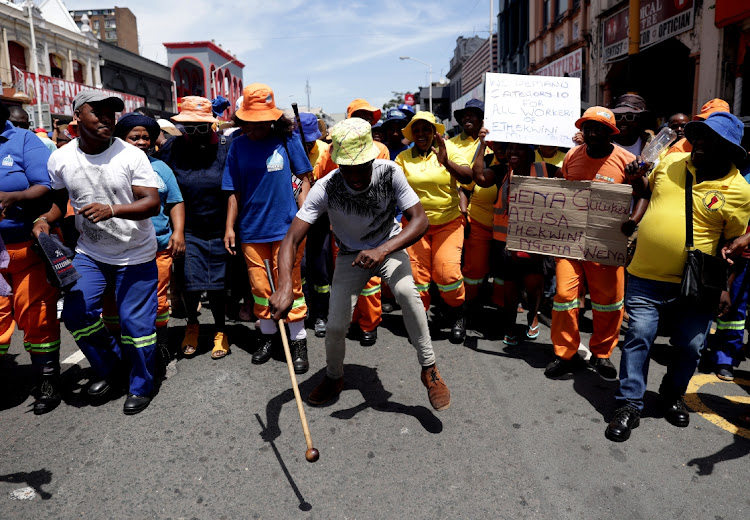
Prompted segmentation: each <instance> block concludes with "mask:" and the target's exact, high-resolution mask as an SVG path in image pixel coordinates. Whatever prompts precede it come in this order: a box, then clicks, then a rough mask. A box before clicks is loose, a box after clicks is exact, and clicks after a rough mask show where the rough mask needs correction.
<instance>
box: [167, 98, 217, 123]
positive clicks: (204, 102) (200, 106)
mask: <svg viewBox="0 0 750 520" xmlns="http://www.w3.org/2000/svg"><path fill="white" fill-rule="evenodd" d="M172 121H177V122H178V123H218V122H219V120H218V119H216V118H215V117H214V113H213V111H212V110H211V101H209V100H208V99H206V98H204V97H200V96H185V97H184V98H182V103H180V113H179V114H177V115H176V116H173V117H172Z"/></svg>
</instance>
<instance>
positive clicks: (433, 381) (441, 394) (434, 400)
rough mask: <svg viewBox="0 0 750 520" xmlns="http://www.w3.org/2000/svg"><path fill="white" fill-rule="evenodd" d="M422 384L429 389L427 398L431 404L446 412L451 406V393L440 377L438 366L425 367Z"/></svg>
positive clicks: (436, 408)
mask: <svg viewBox="0 0 750 520" xmlns="http://www.w3.org/2000/svg"><path fill="white" fill-rule="evenodd" d="M421 379H422V384H423V385H424V386H425V388H427V397H428V398H429V399H430V404H431V405H432V407H433V408H434V409H435V410H437V411H440V410H445V409H446V408H448V407H449V406H450V405H451V391H450V390H448V386H447V385H446V384H445V381H443V378H442V377H440V372H438V369H437V366H436V365H432V366H431V367H425V368H423V369H422V375H421Z"/></svg>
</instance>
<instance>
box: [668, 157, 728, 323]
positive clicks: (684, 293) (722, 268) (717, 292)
mask: <svg viewBox="0 0 750 520" xmlns="http://www.w3.org/2000/svg"><path fill="white" fill-rule="evenodd" d="M685 250H686V251H687V260H686V261H685V269H684V270H683V273H682V284H681V285H680V299H681V300H682V301H683V303H685V304H687V305H690V306H691V307H696V308H700V309H703V310H706V311H710V312H714V311H715V310H716V309H717V308H718V306H719V299H720V298H721V293H722V292H723V291H726V290H727V264H726V262H724V260H723V259H721V258H719V257H718V256H714V255H708V254H706V253H704V252H703V251H701V250H699V249H695V247H693V175H692V174H691V173H690V172H689V171H688V170H687V168H685Z"/></svg>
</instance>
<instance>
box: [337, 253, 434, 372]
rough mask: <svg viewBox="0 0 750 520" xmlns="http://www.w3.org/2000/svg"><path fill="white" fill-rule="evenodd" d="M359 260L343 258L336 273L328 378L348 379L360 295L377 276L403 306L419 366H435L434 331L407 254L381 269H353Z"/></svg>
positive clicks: (397, 255)
mask: <svg viewBox="0 0 750 520" xmlns="http://www.w3.org/2000/svg"><path fill="white" fill-rule="evenodd" d="M355 258H356V255H344V254H339V256H338V258H337V259H336V268H335V269H334V271H333V281H332V282H331V300H330V307H329V310H328V325H327V327H326V362H327V365H328V367H327V370H326V372H327V374H328V377H330V378H331V379H339V378H341V377H343V376H344V355H345V354H346V333H347V331H348V330H349V324H350V323H351V320H352V313H353V312H354V306H355V305H356V304H357V298H358V297H359V293H361V292H362V289H364V287H365V285H366V284H367V282H368V280H369V279H370V278H372V277H373V276H379V277H381V278H382V279H383V281H384V282H386V283H387V284H388V285H389V286H390V287H391V291H393V295H394V296H395V297H396V302H397V303H398V304H399V305H400V306H401V311H402V313H403V315H404V324H405V325H406V331H407V332H408V333H409V339H410V340H411V344H412V345H414V348H416V349H417V358H418V360H419V364H420V365H421V366H423V367H426V366H430V365H432V364H433V363H435V352H434V351H433V350H432V340H431V339H430V331H429V330H428V328H427V314H426V313H425V311H424V305H423V304H422V299H421V298H420V297H419V292H418V291H417V287H416V285H414V278H413V277H412V274H411V264H410V263H409V255H407V254H406V251H403V250H402V251H396V252H393V253H391V254H390V255H388V256H387V257H386V258H385V261H384V262H383V263H382V264H381V265H380V266H378V267H376V268H374V269H369V270H368V269H362V268H361V267H357V266H352V262H354V259H355Z"/></svg>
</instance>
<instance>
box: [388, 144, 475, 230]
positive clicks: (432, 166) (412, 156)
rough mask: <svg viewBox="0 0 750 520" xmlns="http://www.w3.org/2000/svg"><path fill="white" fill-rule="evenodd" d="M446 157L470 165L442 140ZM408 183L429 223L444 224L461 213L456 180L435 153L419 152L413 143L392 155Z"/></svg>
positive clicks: (456, 149) (451, 146) (454, 148)
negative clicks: (394, 156) (394, 155)
mask: <svg viewBox="0 0 750 520" xmlns="http://www.w3.org/2000/svg"><path fill="white" fill-rule="evenodd" d="M445 149H446V151H447V152H448V159H449V160H451V161H452V162H454V163H456V164H458V165H459V166H470V165H469V162H468V161H467V160H466V159H464V156H463V154H462V153H461V152H460V151H459V150H458V147H456V145H455V144H453V143H451V142H450V141H446V142H445ZM396 164H398V165H399V166H401V169H402V170H404V174H405V175H406V180H407V181H408V182H409V185H410V186H411V187H412V189H413V190H414V191H415V192H416V193H417V195H418V196H419V201H420V202H421V203H422V207H424V211H425V213H426V214H427V220H428V221H429V222H430V225H432V226H437V225H440V224H446V223H448V222H450V221H451V220H453V219H456V218H458V217H459V216H461V211H460V210H459V209H458V200H459V198H458V182H457V181H456V179H454V178H453V176H451V174H450V173H448V170H446V169H445V166H443V165H442V164H440V163H439V162H438V160H437V157H436V156H435V153H434V152H432V151H430V152H429V153H428V154H427V155H421V154H420V153H419V151H418V150H417V147H416V146H413V147H411V148H409V149H407V150H404V151H403V152H401V153H400V154H398V156H397V157H396Z"/></svg>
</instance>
